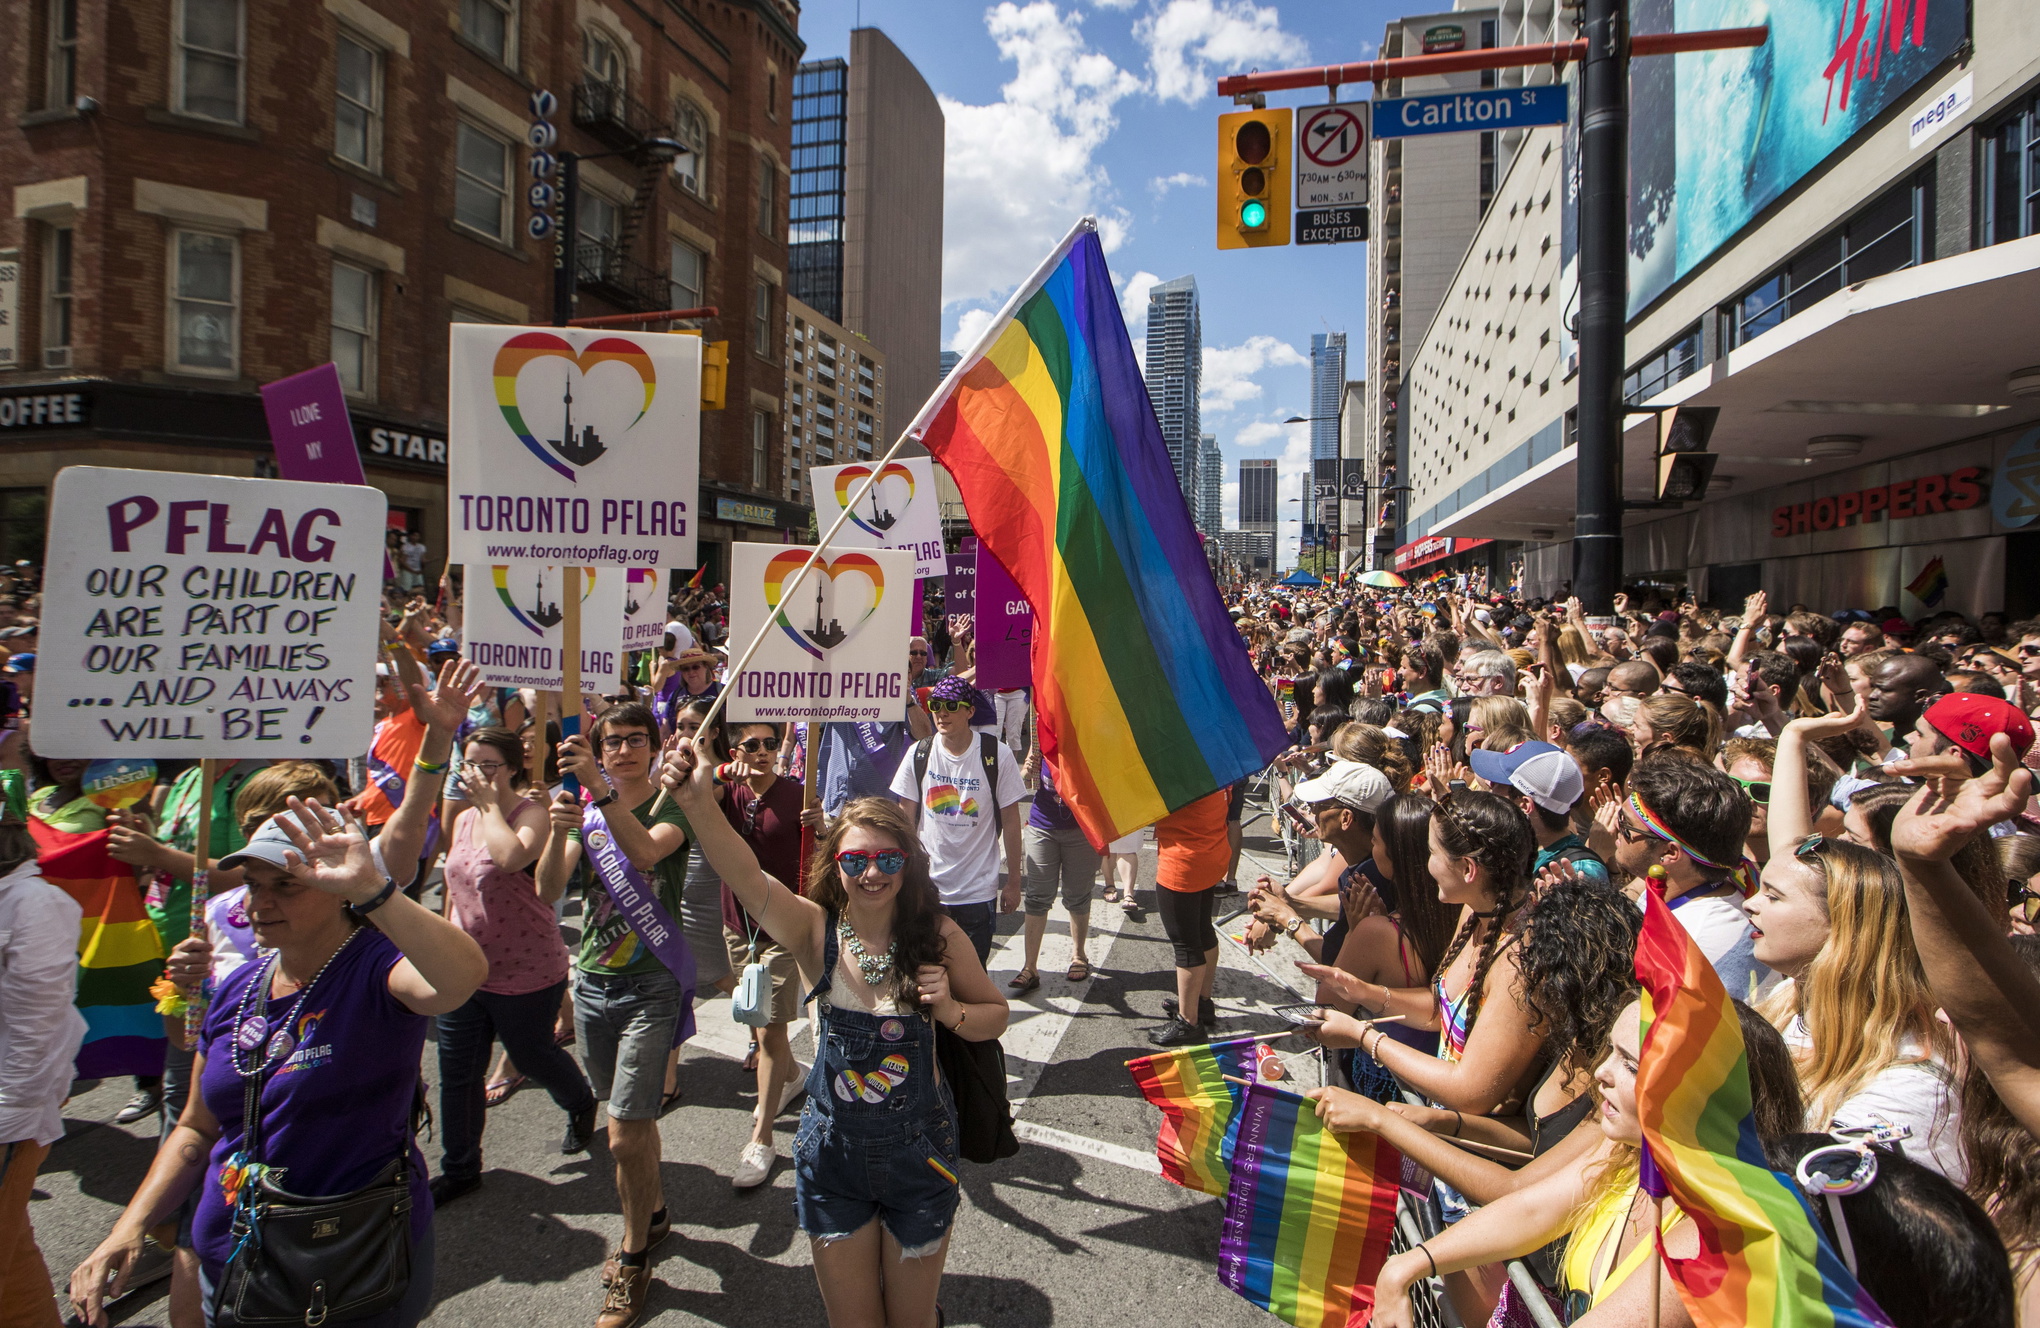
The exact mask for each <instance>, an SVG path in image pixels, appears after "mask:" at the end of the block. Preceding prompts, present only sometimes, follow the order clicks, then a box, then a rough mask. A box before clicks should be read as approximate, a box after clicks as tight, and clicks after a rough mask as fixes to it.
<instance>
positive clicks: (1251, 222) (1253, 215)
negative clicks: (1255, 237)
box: [1240, 198, 1268, 231]
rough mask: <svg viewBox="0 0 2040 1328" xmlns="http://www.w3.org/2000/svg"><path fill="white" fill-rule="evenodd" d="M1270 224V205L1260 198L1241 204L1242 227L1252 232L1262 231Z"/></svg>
mask: <svg viewBox="0 0 2040 1328" xmlns="http://www.w3.org/2000/svg"><path fill="white" fill-rule="evenodd" d="M1267 224H1268V205H1267V204H1266V203H1263V202H1262V201H1261V200H1260V199H1258V198H1250V199H1248V200H1247V201H1246V202H1244V203H1242V204H1240V225H1242V226H1244V227H1245V228H1246V229H1248V230H1250V231H1257V230H1260V229H1261V228H1262V227H1263V226H1266V225H1267Z"/></svg>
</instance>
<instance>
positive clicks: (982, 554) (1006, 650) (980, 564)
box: [977, 544, 1034, 688]
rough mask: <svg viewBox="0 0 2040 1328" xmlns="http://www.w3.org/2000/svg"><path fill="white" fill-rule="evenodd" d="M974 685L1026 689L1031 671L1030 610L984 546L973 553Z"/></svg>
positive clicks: (997, 561) (1032, 639)
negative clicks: (975, 666) (976, 604)
mask: <svg viewBox="0 0 2040 1328" xmlns="http://www.w3.org/2000/svg"><path fill="white" fill-rule="evenodd" d="M977 602H978V603H979V604H980V605H982V606H983V607H982V608H980V609H979V610H978V611H977V669H978V671H977V685H978V686H980V687H1002V688H1010V687H1029V686H1032V685H1033V683H1034V669H1033V665H1032V663H1031V661H1030V659H1029V656H1030V653H1031V651H1032V648H1033V642H1034V607H1033V606H1032V605H1031V604H1029V603H1028V602H1027V597H1026V596H1025V595H1023V594H1021V593H1020V587H1019V586H1017V585H1015V584H1013V578H1012V577H1011V576H1010V575H1008V574H1007V572H1006V567H1005V564H1003V563H1001V562H1000V561H999V560H998V559H997V558H995V557H993V556H992V554H991V553H990V551H989V550H987V549H986V548H985V546H984V545H982V544H980V545H979V546H978V553H977Z"/></svg>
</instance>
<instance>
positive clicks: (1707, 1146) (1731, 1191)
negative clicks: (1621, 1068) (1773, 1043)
mask: <svg viewBox="0 0 2040 1328" xmlns="http://www.w3.org/2000/svg"><path fill="white" fill-rule="evenodd" d="M1652 887H1653V888H1651V889H1649V890H1647V891H1645V893H1644V917H1643V934H1642V935H1641V936H1639V937H1638V938H1637V942H1636V976H1637V979H1638V981H1640V982H1641V983H1642V984H1643V1046H1642V1052H1641V1055H1640V1057H1639V1059H1638V1064H1637V1070H1636V1105H1637V1110H1638V1112H1639V1113H1640V1115H1641V1116H1642V1118H1643V1139H1644V1149H1645V1156H1646V1157H1648V1158H1649V1159H1650V1160H1651V1162H1653V1163H1654V1164H1655V1166H1654V1167H1653V1168H1652V1170H1654V1171H1655V1172H1656V1173H1657V1176H1656V1177H1655V1178H1654V1179H1655V1180H1656V1182H1657V1185H1661V1186H1662V1189H1663V1192H1665V1193H1668V1194H1670V1195H1671V1197H1672V1199H1673V1200H1674V1201H1675V1202H1677V1204H1678V1205H1679V1207H1680V1208H1681V1209H1683V1210H1684V1211H1685V1213H1686V1215H1687V1216H1688V1217H1690V1218H1692V1219H1693V1222H1694V1224H1695V1225H1696V1226H1698V1227H1699V1230H1700V1253H1699V1254H1698V1255H1696V1256H1694V1257H1693V1258H1690V1259H1674V1258H1672V1257H1671V1256H1670V1255H1664V1256H1663V1258H1664V1261H1665V1268H1666V1270H1667V1271H1668V1272H1670V1274H1671V1276H1672V1281H1673V1282H1674V1283H1675V1284H1676V1285H1677V1286H1678V1288H1679V1299H1680V1300H1682V1301H1684V1302H1685V1305H1686V1309H1687V1311H1688V1312H1689V1313H1690V1314H1691V1315H1692V1316H1693V1322H1694V1324H1695V1325H1697V1328H1872V1326H1873V1325H1875V1326H1876V1328H1890V1324H1891V1321H1890V1320H1889V1319H1888V1318H1886V1317H1885V1315H1884V1312H1883V1311H1882V1310H1880V1309H1878V1308H1877V1304H1876V1302H1874V1301H1872V1300H1871V1299H1870V1296H1869V1293H1868V1292H1866V1291H1864V1290H1863V1287H1862V1285H1861V1284H1860V1283H1859V1282H1857V1281H1856V1279H1855V1277H1854V1276H1853V1275H1852V1274H1851V1273H1850V1272H1849V1270H1848V1267H1847V1266H1846V1265H1845V1264H1843V1262H1842V1261H1841V1259H1840V1258H1839V1257H1837V1256H1836V1254H1835V1251H1834V1249H1833V1247H1832V1246H1830V1245H1829V1244H1828V1242H1827V1240H1826V1238H1825V1237H1824V1236H1823V1235H1822V1234H1821V1230H1820V1225H1819V1223H1818V1222H1816V1221H1815V1220H1814V1215H1813V1210H1812V1208H1810V1207H1809V1206H1808V1203H1807V1199H1806V1196H1805V1195H1804V1194H1802V1193H1801V1192H1800V1190H1799V1186H1798V1185H1797V1184H1795V1183H1794V1182H1793V1180H1792V1178H1791V1177H1790V1176H1786V1175H1782V1174H1780V1173H1778V1172H1776V1171H1773V1170H1771V1166H1770V1163H1769V1161H1768V1160H1767V1159H1766V1158H1765V1156H1764V1146H1763V1144H1762V1142H1761V1141H1759V1140H1758V1138H1757V1125H1756V1120H1755V1118H1754V1116H1753V1114H1752V1111H1751V1104H1750V1068H1749V1060H1748V1056H1747V1052H1746V1050H1745V1048H1744V1046H1743V1037H1742V1026H1741V1025H1740V1024H1738V1023H1737V1022H1736V1015H1735V1006H1734V1005H1733V1004H1732V1003H1731V1002H1730V1001H1729V998H1728V991H1727V989H1726V988H1725V987H1723V986H1722V984H1721V979H1720V978H1719V977H1717V976H1716V975H1715V972H1714V965H1712V964H1710V963H1709V962H1708V961H1707V956H1706V955H1704V954H1702V953H1701V952H1700V947H1698V946H1697V945H1695V944H1693V940H1692V938H1691V937H1690V936H1688V935H1687V934H1686V929H1685V928H1684V927H1683V926H1681V925H1680V924H1679V920H1678V919H1677V918H1676V917H1675V916H1674V915H1673V913H1672V910H1671V909H1670V908H1668V907H1666V905H1665V901H1664V896H1663V894H1662V893H1661V891H1662V886H1661V885H1659V884H1658V883H1656V882H1653V883H1652ZM1655 1192H1657V1189H1656V1187H1655V1186H1654V1187H1653V1193H1655ZM1659 1248H1660V1249H1661V1250H1662V1248H1663V1245H1662V1241H1660V1246H1659Z"/></svg>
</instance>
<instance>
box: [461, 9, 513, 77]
mask: <svg viewBox="0 0 2040 1328" xmlns="http://www.w3.org/2000/svg"><path fill="white" fill-rule="evenodd" d="M460 35H461V36H463V37H465V38H467V39H468V41H470V42H471V43H473V44H474V45H476V46H478V47H480V48H481V49H482V50H483V51H485V52H487V53H488V54H489V55H492V56H494V57H495V58H496V59H497V60H500V61H501V62H502V63H504V64H506V65H507V64H512V63H514V62H515V60H516V56H517V0H460Z"/></svg>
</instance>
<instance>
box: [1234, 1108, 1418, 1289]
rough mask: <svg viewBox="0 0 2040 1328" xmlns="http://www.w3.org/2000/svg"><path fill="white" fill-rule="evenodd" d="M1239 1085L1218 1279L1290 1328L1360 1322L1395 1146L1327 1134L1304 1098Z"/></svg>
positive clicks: (1389, 1200) (1385, 1238)
mask: <svg viewBox="0 0 2040 1328" xmlns="http://www.w3.org/2000/svg"><path fill="white" fill-rule="evenodd" d="M1243 1091H1244V1094H1245V1097H1244V1100H1243V1101H1242V1102H1241V1105H1240V1132H1239V1145H1238V1148H1237V1149H1236V1151H1235V1152H1234V1155H1233V1167H1232V1188H1231V1189H1230V1190H1229V1191H1228V1192H1227V1193H1226V1197H1225V1228H1224V1231H1223V1232H1222V1233H1221V1235H1220V1236H1219V1244H1218V1280H1219V1281H1220V1282H1222V1283H1224V1284H1225V1285H1226V1286H1229V1287H1231V1288H1232V1289H1233V1290H1234V1291H1237V1292H1239V1293H1240V1295H1241V1296H1243V1297H1245V1298H1246V1299H1247V1300H1249V1301H1251V1302H1253V1303H1254V1304H1256V1305H1259V1306H1260V1307H1261V1308H1262V1309H1264V1310H1267V1311H1268V1312H1269V1313H1270V1314H1273V1315H1275V1316H1276V1317H1277V1318H1279V1319H1281V1320H1282V1321H1283V1322H1285V1323H1292V1324H1295V1325H1296V1326H1297V1328H1349V1325H1350V1326H1351V1328H1360V1325H1364V1324H1365V1323H1366V1322H1367V1320H1368V1319H1369V1318H1370V1317H1371V1316H1372V1315H1373V1313H1374V1279H1375V1278H1376V1277H1378V1276H1379V1275H1380V1273H1381V1265H1382V1262H1383V1261H1384V1260H1385V1259H1387V1258H1388V1242H1389V1239H1390V1237H1391V1236H1392V1235H1393V1234H1394V1231H1395V1205H1396V1196H1397V1178H1398V1177H1399V1176H1400V1175H1401V1174H1402V1154H1401V1153H1400V1152H1398V1151H1397V1150H1396V1149H1395V1148H1393V1147H1392V1146H1390V1145H1389V1144H1388V1143H1387V1142H1386V1141H1385V1140H1383V1139H1382V1138H1381V1136H1380V1135H1376V1134H1334V1133H1333V1132H1332V1131H1330V1130H1328V1129H1326V1128H1325V1125H1324V1123H1323V1122H1322V1121H1320V1120H1319V1119H1318V1118H1317V1112H1316V1110H1315V1104H1313V1103H1312V1102H1311V1101H1310V1100H1309V1099H1308V1098H1305V1097H1300V1096H1298V1095H1297V1094H1295V1093H1291V1092H1288V1091H1286V1090H1283V1089H1279V1088H1271V1087H1269V1086H1268V1085H1266V1084H1255V1085H1253V1086H1252V1087H1250V1088H1247V1089H1245V1090H1243Z"/></svg>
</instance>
